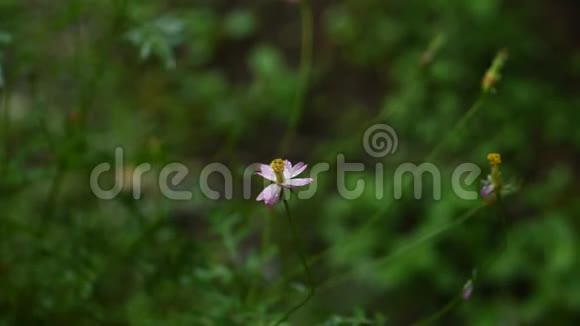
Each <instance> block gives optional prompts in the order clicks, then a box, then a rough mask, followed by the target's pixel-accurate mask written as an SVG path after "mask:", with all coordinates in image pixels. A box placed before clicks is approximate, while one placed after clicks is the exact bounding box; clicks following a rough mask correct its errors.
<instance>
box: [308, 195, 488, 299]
mask: <svg viewBox="0 0 580 326" xmlns="http://www.w3.org/2000/svg"><path fill="white" fill-rule="evenodd" d="M481 207H482V206H477V207H474V208H472V209H470V210H469V211H467V212H465V213H463V214H462V215H461V216H460V217H458V218H457V219H455V220H454V221H453V222H450V223H448V224H446V225H443V226H441V227H439V228H437V229H435V230H433V231H430V232H428V233H427V234H425V235H423V236H420V237H418V238H417V239H416V240H414V241H411V243H409V244H406V245H403V246H401V247H399V248H397V249H396V250H394V251H393V252H392V253H390V254H388V255H387V256H385V257H382V258H380V259H378V260H375V261H373V262H371V263H368V264H367V265H366V266H365V267H364V268H362V269H364V270H370V269H374V268H379V267H381V266H383V265H385V264H386V263H388V262H391V261H392V260H393V259H394V258H397V257H399V256H401V255H403V254H405V253H408V252H410V251H411V250H413V249H415V248H418V247H420V246H421V245H423V244H425V243H426V242H427V241H429V240H431V239H433V238H435V237H437V236H439V235H441V234H443V233H445V232H447V231H449V230H451V229H453V228H455V227H458V226H460V225H462V224H463V223H465V222H466V221H467V220H469V219H470V218H471V217H473V216H475V214H476V213H477V212H478V211H479V210H480V209H481ZM353 274H354V272H353V271H349V272H347V273H345V274H343V275H340V276H335V277H333V278H331V279H329V280H327V281H326V282H324V284H323V285H322V284H321V285H319V287H324V288H326V289H328V288H331V287H333V286H334V285H336V284H339V283H341V282H343V281H345V280H348V279H349V278H350V277H352V275H353Z"/></svg>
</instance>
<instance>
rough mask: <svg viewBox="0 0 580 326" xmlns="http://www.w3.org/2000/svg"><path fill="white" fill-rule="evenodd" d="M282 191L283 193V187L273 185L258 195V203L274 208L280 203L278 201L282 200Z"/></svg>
mask: <svg viewBox="0 0 580 326" xmlns="http://www.w3.org/2000/svg"><path fill="white" fill-rule="evenodd" d="M281 191H282V187H280V186H279V185H277V184H275V183H273V184H271V185H269V186H267V187H266V188H264V190H262V192H261V193H260V194H259V195H258V197H257V198H256V200H257V201H264V203H265V204H266V205H268V206H272V205H274V204H276V203H277V202H278V200H279V199H280V192H281Z"/></svg>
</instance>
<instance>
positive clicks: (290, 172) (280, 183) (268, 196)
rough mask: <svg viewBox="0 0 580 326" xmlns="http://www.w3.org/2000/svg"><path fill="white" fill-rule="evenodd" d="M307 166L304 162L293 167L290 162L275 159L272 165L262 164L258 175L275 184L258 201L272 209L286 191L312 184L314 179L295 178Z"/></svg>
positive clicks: (262, 193)
mask: <svg viewBox="0 0 580 326" xmlns="http://www.w3.org/2000/svg"><path fill="white" fill-rule="evenodd" d="M306 166H307V165H306V164H304V163H303V162H299V163H296V165H294V166H292V163H290V161H288V160H282V159H275V160H273V161H272V163H270V165H266V164H262V165H261V166H260V172H258V173H257V174H258V175H259V176H261V177H263V178H265V179H268V180H270V181H272V182H274V183H272V184H271V185H269V186H267V187H266V188H264V190H262V192H261V193H260V194H259V195H258V197H257V198H256V200H257V201H263V202H264V204H266V206H269V207H272V206H274V205H276V203H278V202H279V201H280V197H281V195H282V191H283V190H284V189H294V188H296V187H301V186H306V185H308V184H310V183H312V181H313V179H312V178H295V177H296V176H298V175H299V174H300V173H302V172H304V170H306Z"/></svg>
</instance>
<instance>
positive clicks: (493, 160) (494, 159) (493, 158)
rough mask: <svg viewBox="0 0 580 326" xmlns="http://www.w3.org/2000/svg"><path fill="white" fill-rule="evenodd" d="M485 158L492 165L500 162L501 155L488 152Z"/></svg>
mask: <svg viewBox="0 0 580 326" xmlns="http://www.w3.org/2000/svg"><path fill="white" fill-rule="evenodd" d="M487 160H488V161H489V165H491V166H492V167H494V166H498V165H500V164H501V155H499V154H498V153H489V154H487Z"/></svg>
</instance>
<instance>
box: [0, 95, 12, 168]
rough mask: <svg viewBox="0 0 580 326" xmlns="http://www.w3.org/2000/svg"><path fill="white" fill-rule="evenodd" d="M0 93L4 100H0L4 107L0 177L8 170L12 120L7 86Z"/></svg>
mask: <svg viewBox="0 0 580 326" xmlns="http://www.w3.org/2000/svg"><path fill="white" fill-rule="evenodd" d="M0 93H2V99H1V100H0V101H1V102H0V105H1V106H2V112H1V113H2V121H1V123H2V127H1V128H0V130H2V131H3V132H2V135H1V138H2V144H1V145H2V151H1V152H0V159H1V161H0V175H2V173H4V172H5V171H6V170H7V165H8V148H9V140H8V137H9V124H10V120H9V117H8V93H7V90H6V85H4V88H0Z"/></svg>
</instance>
